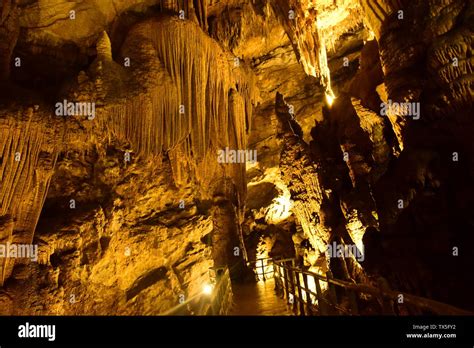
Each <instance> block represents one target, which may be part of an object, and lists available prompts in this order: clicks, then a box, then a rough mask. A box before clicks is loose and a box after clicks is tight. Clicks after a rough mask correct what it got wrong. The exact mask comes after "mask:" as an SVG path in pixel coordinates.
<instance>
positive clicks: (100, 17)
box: [0, 0, 474, 315]
mask: <svg viewBox="0 0 474 348" xmlns="http://www.w3.org/2000/svg"><path fill="white" fill-rule="evenodd" d="M473 14H474V5H473V3H472V2H466V1H462V0H448V1H442V2H441V1H404V0H400V1H389V0H387V1H385V0H380V1H376V2H374V1H368V0H337V1H332V0H331V1H329V0H327V1H326V0H322V1H311V0H301V1H294V0H275V1H270V0H252V1H247V0H232V1H222V0H207V1H206V0H200V1H190V0H186V1H163V0H133V1H121V0H113V1H112V0H111V1H102V0H89V1H81V2H70V1H65V0H54V1H53V0H41V1H40V0H38V1H36V0H32V1H22V0H18V1H16V0H4V1H2V4H1V5H0V245H2V246H4V247H7V246H8V247H10V246H12V245H14V246H23V247H24V249H21V250H22V251H21V252H20V251H18V250H20V248H18V249H15V250H16V251H18V255H15V256H12V253H10V254H9V255H10V256H7V255H6V254H5V255H2V254H1V253H0V314H16V315H30V314H35V315H42V314H46V315H51V314H55V315H56V314H58V315H70V314H101V315H102V314H118V315H123V314H125V315H126V314H132V315H140V314H146V315H156V314H195V315H197V314H203V306H204V303H203V296H202V294H203V289H208V287H209V286H210V284H211V283H212V277H213V276H214V275H215V273H216V272H218V270H219V269H220V268H221V267H223V268H226V267H227V268H228V269H229V271H230V276H231V279H232V282H233V284H238V283H239V282H243V281H245V280H247V281H248V280H249V279H251V280H253V278H255V277H254V274H253V273H252V270H250V269H249V268H248V267H247V262H249V261H253V260H255V259H257V258H266V257H272V258H287V257H291V258H295V266H297V267H300V268H302V269H304V270H309V271H311V272H317V273H320V274H326V272H328V271H331V272H332V274H333V275H334V276H335V277H336V278H339V279H343V280H346V281H350V282H353V283H359V284H365V285H371V286H376V287H380V284H383V287H384V288H392V289H396V290H399V291H404V292H408V293H412V294H414V295H419V296H424V297H428V298H432V299H435V300H438V301H442V302H445V303H448V304H451V305H455V306H458V307H461V308H464V309H469V310H474V307H473V304H472V301H471V300H470V294H471V293H472V291H473V290H474V283H473V281H472V280H469V279H465V274H468V272H470V270H471V268H472V266H474V265H473V263H472V260H471V258H469V245H472V244H473V243H474V240H473V238H474V237H473V236H474V234H473V233H472V232H473V221H472V218H471V215H472V213H471V211H472V207H474V201H473V198H472V197H474V187H473V184H472V183H473V180H472V179H473V175H474V174H473V173H474V171H473V170H472V168H473V165H474V147H473V145H472V141H470V137H471V133H472V131H473V129H474V127H473V126H474V124H473V121H472V117H471V115H472V111H473V95H474V93H473V90H472V85H473V83H472V82H473V74H472V64H473V63H472V37H473V35H472V31H473V27H472V23H473V20H472V19H473ZM29 246H33V247H34V246H36V247H37V253H36V254H35V255H32V253H35V252H34V250H36V249H34V248H32V249H28V247H29ZM337 246H341V247H343V248H350V249H351V250H352V253H344V255H338V254H337V253H333V252H332V251H333V249H334V250H335V249H337V248H336V247H337ZM1 250H2V249H1V248H0V251H1ZM3 250H5V249H3ZM12 250H13V249H12ZM22 252H23V253H24V255H20V254H21V253H22ZM323 290H324V291H326V289H323ZM402 314H406V313H402ZM414 314H420V313H414Z"/></svg>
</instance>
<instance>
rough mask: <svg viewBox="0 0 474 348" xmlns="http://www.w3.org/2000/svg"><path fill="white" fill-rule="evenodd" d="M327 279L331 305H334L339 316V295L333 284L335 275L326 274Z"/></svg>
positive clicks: (328, 272)
mask: <svg viewBox="0 0 474 348" xmlns="http://www.w3.org/2000/svg"><path fill="white" fill-rule="evenodd" d="M326 279H327V282H328V291H329V296H330V298H331V301H330V302H331V304H332V305H333V307H334V309H335V311H336V313H337V314H339V311H338V309H337V294H336V288H335V287H334V284H332V283H331V280H332V279H333V275H332V272H331V271H327V272H326Z"/></svg>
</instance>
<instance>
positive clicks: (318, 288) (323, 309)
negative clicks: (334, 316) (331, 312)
mask: <svg viewBox="0 0 474 348" xmlns="http://www.w3.org/2000/svg"><path fill="white" fill-rule="evenodd" d="M313 279H314V284H315V285H316V294H317V295H318V296H317V298H318V310H319V312H320V313H321V314H322V315H327V314H328V311H327V307H326V302H325V300H324V298H323V292H322V290H321V284H319V278H318V277H316V276H313Z"/></svg>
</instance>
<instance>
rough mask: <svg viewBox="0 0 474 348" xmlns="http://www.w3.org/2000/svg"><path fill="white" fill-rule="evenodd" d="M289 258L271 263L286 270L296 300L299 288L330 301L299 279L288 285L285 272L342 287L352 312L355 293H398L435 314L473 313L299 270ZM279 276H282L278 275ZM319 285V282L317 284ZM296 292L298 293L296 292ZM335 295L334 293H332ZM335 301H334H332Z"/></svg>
mask: <svg viewBox="0 0 474 348" xmlns="http://www.w3.org/2000/svg"><path fill="white" fill-rule="evenodd" d="M287 261H289V260H273V264H274V267H275V266H276V267H278V268H281V269H284V270H285V271H286V272H283V273H285V277H283V279H284V280H285V288H286V292H287V294H286V296H287V297H288V288H291V290H292V292H291V295H292V296H293V298H295V299H297V300H298V302H300V301H301V302H303V299H302V298H300V297H302V296H301V290H304V291H305V292H306V297H307V299H308V297H309V296H308V295H313V296H314V297H315V298H317V299H318V301H324V302H327V303H330V302H331V301H328V300H326V299H324V298H322V296H321V294H318V291H316V292H314V291H311V289H308V288H307V286H306V284H305V286H304V287H302V286H301V285H300V284H299V281H298V282H297V284H292V282H290V284H291V286H290V287H288V285H287V284H286V283H287V279H286V277H287V274H291V276H290V277H289V278H291V279H293V278H294V277H293V274H295V275H296V279H299V275H303V279H305V278H304V275H306V276H312V277H313V278H314V280H315V282H316V283H319V281H323V282H326V283H328V286H330V285H333V286H338V287H340V288H343V289H345V290H346V293H347V295H348V298H349V301H350V303H351V307H352V312H353V313H357V311H358V310H357V301H356V298H355V296H354V295H355V294H369V295H371V296H373V297H375V298H379V299H382V300H391V301H395V302H396V301H397V299H398V298H399V296H400V295H402V296H403V300H404V303H406V304H408V305H412V306H414V307H417V308H419V309H422V310H427V311H430V312H433V313H436V314H447V315H473V314H474V313H472V312H470V311H466V310H463V309H460V308H457V307H454V306H451V305H448V304H445V303H441V302H438V301H435V300H431V299H427V298H423V297H419V296H416V295H411V294H407V293H404V292H398V291H393V290H388V289H387V290H382V289H378V288H375V287H372V286H369V285H365V284H354V283H351V282H348V281H345V280H340V279H334V278H332V277H328V276H323V275H321V274H317V273H314V272H310V271H305V270H301V269H298V268H295V267H293V266H289V265H286V264H285V262H287ZM277 274H280V270H278V272H277ZM280 277H282V276H281V275H280ZM317 285H319V284H317ZM280 286H281V287H282V288H283V285H282V284H280ZM297 292H298V294H296V293H297ZM334 295H335V294H334ZM333 302H335V301H333ZM330 304H331V305H332V306H333V307H334V308H337V307H338V306H337V304H336V303H330ZM338 310H341V308H339V309H338ZM301 312H303V313H304V310H301V309H300V313H301ZM344 312H347V311H344Z"/></svg>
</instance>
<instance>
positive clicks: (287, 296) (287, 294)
mask: <svg viewBox="0 0 474 348" xmlns="http://www.w3.org/2000/svg"><path fill="white" fill-rule="evenodd" d="M283 273H284V274H285V279H284V281H285V295H286V303H289V302H288V301H289V299H290V295H289V292H288V273H289V272H288V269H287V268H286V266H285V265H284V264H283Z"/></svg>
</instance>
